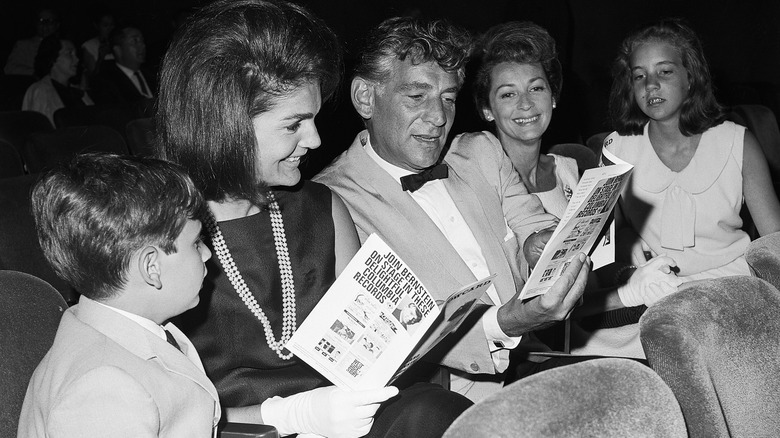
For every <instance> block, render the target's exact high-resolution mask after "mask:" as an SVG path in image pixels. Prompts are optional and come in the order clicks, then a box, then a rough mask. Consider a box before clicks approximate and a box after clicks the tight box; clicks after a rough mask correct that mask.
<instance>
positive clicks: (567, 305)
mask: <svg viewBox="0 0 780 438" xmlns="http://www.w3.org/2000/svg"><path fill="white" fill-rule="evenodd" d="M538 234H541V233H538ZM548 239H549V237H548ZM590 266H591V263H590V259H588V257H586V256H585V254H583V253H580V254H578V255H577V256H576V257H574V258H572V259H571V263H569V266H568V267H567V268H566V270H565V271H563V274H562V275H561V277H560V278H559V279H558V280H557V281H556V282H555V284H553V286H552V288H551V289H550V290H548V291H547V293H545V294H544V295H540V296H538V297H534V298H532V299H530V300H528V301H525V302H523V301H521V300H519V299H518V296H519V294H520V292H518V293H517V295H515V296H514V297H513V298H512V299H511V300H509V302H507V303H505V304H504V305H502V306H501V307H499V309H498V325H499V326H500V327H501V330H503V331H504V333H506V334H507V335H508V336H512V337H514V336H520V335H523V334H525V333H528V332H531V331H534V330H539V329H543V328H545V327H549V326H551V325H553V324H554V323H556V322H559V321H563V320H564V319H566V318H568V316H569V314H571V312H572V310H574V308H575V307H576V306H577V304H578V303H579V301H580V298H581V297H582V294H583V292H585V284H586V283H587V282H588V273H589V272H590Z"/></svg>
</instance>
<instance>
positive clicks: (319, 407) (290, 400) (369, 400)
mask: <svg viewBox="0 0 780 438" xmlns="http://www.w3.org/2000/svg"><path fill="white" fill-rule="evenodd" d="M397 394H398V388H396V387H394V386H388V387H385V388H379V389H369V390H364V391H345V390H343V389H339V388H337V387H335V386H326V387H324V388H316V389H312V390H310V391H306V392H302V393H299V394H295V395H291V396H289V397H284V398H282V397H274V398H271V399H268V400H266V401H265V402H264V403H263V405H262V417H263V421H264V422H266V423H267V424H270V425H272V426H275V427H276V428H277V430H279V433H280V434H281V435H289V434H293V433H299V434H315V435H320V436H325V437H328V438H342V437H343V438H357V437H361V436H364V435H366V434H368V432H370V431H371V426H372V425H373V424H374V414H376V411H377V409H379V405H380V404H381V403H382V402H384V401H385V400H388V399H390V398H392V397H395V396H396V395H397Z"/></svg>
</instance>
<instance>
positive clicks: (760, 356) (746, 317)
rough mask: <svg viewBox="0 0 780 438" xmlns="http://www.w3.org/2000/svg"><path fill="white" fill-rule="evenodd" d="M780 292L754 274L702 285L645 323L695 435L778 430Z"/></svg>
mask: <svg viewBox="0 0 780 438" xmlns="http://www.w3.org/2000/svg"><path fill="white" fill-rule="evenodd" d="M778 314H780V292H779V291H778V290H777V289H776V288H775V287H774V286H772V285H771V284H769V283H767V282H766V281H764V280H761V279H759V278H756V277H750V276H733V277H723V278H718V279H714V280H705V281H700V282H696V283H695V284H693V285H692V286H691V287H689V288H687V289H685V290H681V291H680V292H678V293H675V294H672V295H669V296H667V297H665V298H664V299H662V300H660V301H659V302H658V303H656V304H655V305H653V306H651V307H650V308H649V309H648V310H647V311H646V312H645V313H644V315H642V318H641V319H640V321H639V326H640V337H641V340H642V347H643V348H644V350H645V353H646V354H647V360H648V361H649V363H650V366H651V367H652V368H653V369H654V370H655V371H656V372H657V373H658V374H659V375H660V376H661V377H662V378H663V379H664V381H665V382H666V384H667V385H669V387H670V388H671V389H672V391H673V392H674V394H675V396H676V398H677V400H678V402H679V403H680V407H681V409H682V412H683V416H684V417H685V423H686V425H687V427H688V433H689V436H691V437H702V438H704V437H707V438H709V437H770V436H778V431H780V416H779V415H778V414H777V413H778V412H780V379H778V376H780V318H778Z"/></svg>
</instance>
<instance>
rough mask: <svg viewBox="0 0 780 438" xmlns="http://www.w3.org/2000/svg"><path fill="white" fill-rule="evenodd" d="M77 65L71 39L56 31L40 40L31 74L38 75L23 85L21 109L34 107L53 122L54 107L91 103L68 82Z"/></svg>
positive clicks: (77, 61)
mask: <svg viewBox="0 0 780 438" xmlns="http://www.w3.org/2000/svg"><path fill="white" fill-rule="evenodd" d="M78 65H79V58H78V56H76V47H75V46H74V45H73V42H71V41H70V40H66V39H61V38H60V37H59V36H58V35H57V34H54V35H50V36H47V37H46V38H44V39H43V40H41V44H40V46H38V53H37V54H36V55H35V74H36V76H38V77H39V78H41V79H40V80H39V81H38V82H35V83H34V84H32V85H30V88H28V89H27V92H26V93H25V94H24V100H23V101H22V110H25V111H37V112H39V113H41V114H43V115H45V116H46V117H47V118H48V119H49V121H51V123H52V125H54V112H55V111H57V110H58V109H60V108H65V107H79V106H85V105H92V104H93V103H92V99H91V98H90V97H89V95H88V94H87V93H85V92H84V90H81V89H79V88H77V87H75V86H73V85H72V84H71V83H70V80H71V79H72V78H73V77H74V76H76V71H77V68H78Z"/></svg>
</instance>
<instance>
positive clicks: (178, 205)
mask: <svg viewBox="0 0 780 438" xmlns="http://www.w3.org/2000/svg"><path fill="white" fill-rule="evenodd" d="M32 209H33V216H34V218H35V226H36V229H37V231H38V240H39V241H40V243H41V248H42V249H43V252H44V254H45V256H46V259H47V260H48V261H49V263H50V264H51V265H52V267H53V268H54V271H55V272H57V274H58V275H59V276H60V277H62V278H63V279H65V280H66V281H68V282H69V283H70V284H71V285H72V286H73V287H74V288H75V289H76V290H78V291H79V293H81V294H83V295H85V296H87V297H89V298H91V299H95V300H100V299H105V298H109V297H111V296H112V295H113V294H114V293H115V292H116V291H117V290H118V289H119V288H121V287H122V286H123V285H124V284H125V282H126V281H127V271H128V266H129V264H130V261H131V258H132V256H133V254H134V253H135V252H136V251H138V250H140V249H142V248H144V247H145V246H147V245H155V246H158V247H159V248H161V249H162V250H163V251H164V252H165V253H166V254H170V253H174V252H176V251H177V249H176V246H175V241H176V238H177V237H178V236H179V234H180V233H181V231H182V229H183V228H184V226H185V224H186V221H187V220H188V219H198V220H200V219H201V218H202V217H203V214H204V212H205V209H206V203H205V201H204V199H203V196H202V195H201V194H200V192H199V191H198V190H197V189H196V188H195V185H194V184H193V183H192V181H191V180H190V178H189V177H188V176H187V174H186V173H185V172H184V170H183V169H181V168H180V167H178V166H176V165H175V164H172V163H169V162H166V161H162V160H157V159H153V158H142V157H131V156H119V155H113V154H84V155H79V156H77V157H76V158H74V159H73V160H72V161H71V162H69V163H68V164H65V165H63V166H61V167H59V168H57V169H54V170H52V171H50V172H48V173H46V174H45V175H44V176H43V177H42V178H41V180H40V181H38V183H37V184H36V185H35V187H34V188H33V191H32Z"/></svg>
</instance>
